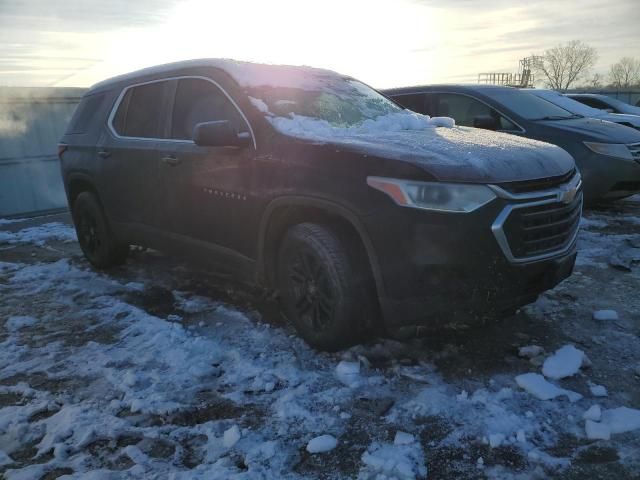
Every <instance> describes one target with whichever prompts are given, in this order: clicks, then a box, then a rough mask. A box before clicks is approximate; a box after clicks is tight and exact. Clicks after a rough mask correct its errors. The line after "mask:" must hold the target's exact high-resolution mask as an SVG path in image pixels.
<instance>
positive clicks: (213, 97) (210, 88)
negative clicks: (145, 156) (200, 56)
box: [171, 78, 247, 140]
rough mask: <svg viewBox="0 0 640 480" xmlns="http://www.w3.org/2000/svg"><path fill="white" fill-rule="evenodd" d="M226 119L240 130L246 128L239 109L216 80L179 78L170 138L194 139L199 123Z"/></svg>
mask: <svg viewBox="0 0 640 480" xmlns="http://www.w3.org/2000/svg"><path fill="white" fill-rule="evenodd" d="M218 120H227V121H228V122H229V123H230V124H231V127H232V128H234V129H235V130H236V131H237V132H242V131H246V130H247V127H246V124H245V122H244V120H243V118H242V117H241V116H240V114H239V113H238V110H237V108H236V107H235V106H234V105H233V103H231V101H230V100H229V98H227V96H226V95H225V94H224V93H223V92H222V91H221V90H220V89H219V88H218V87H217V86H216V85H214V84H213V83H211V82H208V81H206V80H202V79H198V78H185V79H182V80H179V81H178V88H177V90H176V97H175V103H174V106H173V116H172V121H171V138H174V139H177V140H192V139H193V129H194V128H195V126H196V125H197V124H198V123H202V122H213V121H218Z"/></svg>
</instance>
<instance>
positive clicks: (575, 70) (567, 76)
mask: <svg viewBox="0 0 640 480" xmlns="http://www.w3.org/2000/svg"><path fill="white" fill-rule="evenodd" d="M597 59H598V53H597V52H596V49H595V48H593V47H590V46H589V45H587V44H585V43H583V42H581V41H580V40H572V41H570V42H567V43H561V44H560V45H557V46H555V47H553V48H551V49H549V50H546V51H545V52H544V55H541V56H540V57H538V61H537V62H536V63H535V65H534V68H535V70H536V71H537V72H539V73H541V74H542V75H543V76H544V77H545V79H546V83H547V86H549V87H550V88H553V89H554V90H567V89H568V88H569V87H570V86H571V85H572V84H573V83H575V82H576V81H577V80H580V79H581V78H582V77H584V76H585V75H586V74H587V72H588V71H589V69H591V67H593V66H594V65H595V63H596V60H597Z"/></svg>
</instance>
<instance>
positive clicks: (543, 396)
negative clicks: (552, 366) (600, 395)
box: [516, 373, 582, 403]
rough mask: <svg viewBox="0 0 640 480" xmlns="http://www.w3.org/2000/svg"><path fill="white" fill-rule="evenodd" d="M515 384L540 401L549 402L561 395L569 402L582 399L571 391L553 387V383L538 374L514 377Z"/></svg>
mask: <svg viewBox="0 0 640 480" xmlns="http://www.w3.org/2000/svg"><path fill="white" fill-rule="evenodd" d="M516 383H517V384H518V386H519V387H520V388H522V389H524V390H526V391H527V392H529V393H530V394H531V395H533V396H534V397H537V398H539V399H540V400H551V399H552V398H556V397H559V396H562V395H565V396H566V397H567V398H568V399H569V401H570V402H572V403H573V402H577V401H578V400H580V399H581V398H582V395H580V394H579V393H577V392H572V391H571V390H565V389H564V388H560V387H557V386H555V385H554V384H553V383H550V382H548V381H547V380H546V379H545V378H544V377H543V376H542V375H540V374H538V373H525V374H522V375H518V376H517V377H516Z"/></svg>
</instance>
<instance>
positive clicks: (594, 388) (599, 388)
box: [589, 382, 607, 397]
mask: <svg viewBox="0 0 640 480" xmlns="http://www.w3.org/2000/svg"><path fill="white" fill-rule="evenodd" d="M589 390H590V391H591V395H593V396H594V397H606V396H607V387H605V386H604V385H596V384H595V383H591V382H589Z"/></svg>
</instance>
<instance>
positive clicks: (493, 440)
mask: <svg viewBox="0 0 640 480" xmlns="http://www.w3.org/2000/svg"><path fill="white" fill-rule="evenodd" d="M504 439H505V437H504V435H503V434H502V433H493V434H491V435H489V446H490V447H491V448H496V447H499V446H500V445H502V442H504Z"/></svg>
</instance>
